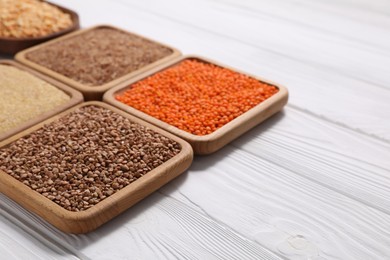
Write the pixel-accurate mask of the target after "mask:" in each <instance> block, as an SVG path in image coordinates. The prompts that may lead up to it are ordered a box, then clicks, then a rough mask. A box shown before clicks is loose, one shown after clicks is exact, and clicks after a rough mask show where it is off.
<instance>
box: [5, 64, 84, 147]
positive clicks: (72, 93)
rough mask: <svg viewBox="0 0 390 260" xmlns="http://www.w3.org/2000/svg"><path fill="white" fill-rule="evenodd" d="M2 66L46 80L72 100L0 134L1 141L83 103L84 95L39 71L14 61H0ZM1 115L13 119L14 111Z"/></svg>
mask: <svg viewBox="0 0 390 260" xmlns="http://www.w3.org/2000/svg"><path fill="white" fill-rule="evenodd" d="M0 64H2V65H8V66H12V67H15V68H17V69H20V70H22V71H25V72H28V73H29V74H32V75H33V76H35V77H37V78H39V79H41V80H44V81H46V82H47V83H49V84H51V85H52V86H54V87H56V88H58V89H60V90H62V91H63V92H65V94H67V95H68V96H69V97H70V99H69V101H68V102H66V103H64V104H62V105H59V106H57V107H54V108H53V109H52V110H50V111H47V112H45V113H43V114H41V115H38V116H37V117H35V118H32V119H30V120H28V121H25V122H23V123H21V124H20V125H19V126H17V127H15V128H13V129H10V130H8V131H6V132H3V133H0V141H2V140H4V139H6V138H8V137H10V136H12V135H14V134H16V133H19V132H21V131H23V130H24V129H26V128H29V127H31V126H33V125H35V124H37V123H39V122H41V121H43V120H45V119H47V118H49V117H51V116H53V115H55V114H58V113H60V112H62V111H64V110H66V109H68V108H70V107H72V106H74V105H77V104H79V103H81V102H83V95H82V94H81V93H80V92H78V91H77V90H75V89H73V88H71V87H68V86H67V85H65V84H63V83H61V82H59V81H57V80H55V79H52V78H50V77H48V76H45V75H43V74H42V73H39V72H37V71H34V70H32V69H30V68H28V67H26V66H23V65H21V64H19V63H17V62H14V61H12V60H0ZM0 113H7V114H8V115H7V116H9V117H12V116H13V115H12V111H0Z"/></svg>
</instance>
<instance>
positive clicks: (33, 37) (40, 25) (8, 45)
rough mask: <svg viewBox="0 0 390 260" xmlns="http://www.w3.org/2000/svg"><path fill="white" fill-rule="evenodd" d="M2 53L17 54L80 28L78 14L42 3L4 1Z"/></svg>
mask: <svg viewBox="0 0 390 260" xmlns="http://www.w3.org/2000/svg"><path fill="white" fill-rule="evenodd" d="M0 6H1V8H0V25H1V26H0V53H2V54H15V53H16V52H18V51H20V50H23V49H25V48H28V47H31V46H33V45H36V44H39V43H42V42H44V41H47V40H50V39H53V38H55V37H58V36H61V35H64V34H66V33H69V32H72V31H74V30H77V29H78V28H79V27H80V24H79V17H78V15H77V13H75V12H74V11H72V10H69V9H67V8H64V7H62V6H58V5H55V4H52V3H49V2H46V1H39V0H0Z"/></svg>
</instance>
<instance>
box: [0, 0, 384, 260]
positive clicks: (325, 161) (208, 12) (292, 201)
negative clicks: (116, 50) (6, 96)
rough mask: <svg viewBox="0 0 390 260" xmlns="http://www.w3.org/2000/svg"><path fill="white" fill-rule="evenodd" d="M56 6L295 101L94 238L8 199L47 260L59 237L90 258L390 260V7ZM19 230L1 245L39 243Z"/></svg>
mask: <svg viewBox="0 0 390 260" xmlns="http://www.w3.org/2000/svg"><path fill="white" fill-rule="evenodd" d="M55 2H58V3H60V4H63V5H67V6H69V7H70V8H72V9H75V10H76V11H77V12H78V13H79V14H80V16H81V18H82V22H83V26H93V25H95V24H99V23H109V24H113V25H116V26H120V27H121V28H125V29H127V30H129V31H134V32H137V33H139V34H142V35H146V36H148V37H150V38H153V39H156V40H158V41H162V42H166V43H168V44H171V45H173V46H176V47H177V48H178V49H180V50H181V51H182V52H183V53H186V54H188V53H190V54H196V55H202V56H205V57H208V58H211V59H214V60H217V61H219V62H221V63H224V64H228V65H231V66H232V67H235V68H239V69H240V70H243V71H246V72H248V73H251V74H254V75H259V76H261V77H265V78H269V79H271V80H273V81H275V82H278V83H281V84H283V85H286V86H288V88H289V91H290V98H289V104H288V105H287V106H286V108H285V109H284V112H282V113H279V114H277V115H275V116H274V117H272V118H270V119H269V120H267V121H266V122H264V124H261V125H260V126H258V127H256V128H254V129H253V130H251V131H250V132H248V133H247V134H245V135H243V136H242V137H240V138H239V139H237V140H236V141H233V142H232V143H231V144H230V145H227V146H225V147H224V148H222V149H221V150H220V151H218V152H216V153H214V154H212V155H209V156H199V157H196V158H195V160H194V163H193V165H192V166H191V167H190V169H189V170H188V171H187V172H186V173H185V174H183V175H181V176H180V177H179V178H177V179H176V180H175V181H173V182H171V183H169V184H168V185H166V186H164V188H162V189H160V191H159V192H158V193H154V194H153V195H152V196H150V197H148V198H146V199H145V200H143V201H142V202H141V203H138V204H137V205H135V206H134V207H132V208H131V209H129V210H127V211H126V212H124V213H123V214H121V215H120V216H118V217H117V218H115V219H114V220H113V221H110V222H109V223H107V224H106V225H104V226H102V227H101V228H98V229H97V230H95V231H93V232H91V233H89V234H87V235H67V234H64V233H62V232H60V231H58V230H57V229H55V228H53V227H52V226H51V225H50V224H48V223H47V222H45V221H43V220H42V219H40V218H39V217H37V216H35V215H34V214H31V213H29V212H26V211H25V210H24V209H22V208H20V207H18V206H17V205H16V204H15V203H14V202H12V201H10V200H9V199H8V198H7V197H5V196H4V195H1V194H0V207H1V208H3V207H4V208H5V211H6V213H7V214H9V215H12V216H13V218H10V219H11V222H12V223H18V220H19V219H20V218H23V219H26V220H28V221H26V222H25V223H26V227H33V230H38V231H39V232H42V234H44V236H43V237H44V238H45V239H46V242H45V243H42V244H43V246H42V248H44V247H48V249H47V252H48V253H47V257H46V258H50V255H51V254H52V253H51V252H56V251H55V250H54V248H56V246H54V245H56V243H55V241H63V244H64V245H67V247H66V248H67V249H63V248H62V247H61V248H62V249H61V250H63V251H64V252H65V253H64V255H68V256H72V255H77V254H79V257H80V258H82V259H84V258H88V257H90V258H92V259H113V258H115V259H253V258H254V259H280V258H283V259H293V260H298V259H299V260H301V259H302V260H303V259H315V260H324V259H340V260H345V259H347V260H349V259H351V260H356V259H358V260H360V259H361V260H367V259H383V260H387V259H390V252H389V245H390V233H389V230H390V214H389V210H390V207H389V206H390V205H389V199H388V198H389V197H390V192H389V187H390V185H389V179H390V163H389V159H388V158H389V157H390V131H389V130H390V123H389V120H388V118H390V103H389V102H388V100H390V92H389V84H388V83H389V78H388V67H389V66H388V65H389V58H390V55H389V45H388V43H389V42H390V33H389V31H390V9H389V8H390V4H389V1H387V0H370V1H368V0H337V1H336V0H315V1H313V0H256V1H255V0H242V1H232V0H218V1H217V0H216V1H205V0H199V1H191V0H188V1H177V0H167V1H163V2H160V1H153V0H151V1H147V2H140V1H133V0H114V1H108V0H102V1H98V2H97V1H92V0H84V1H76V0H68V1H66V3H65V1H62V0H56V1H55ZM92 5H93V6H94V9H93V11H92V10H91V8H90V6H92ZM1 216H3V213H2V212H1ZM3 223H6V224H5V225H7V224H8V222H3ZM14 226H15V228H14ZM14 226H13V227H12V228H9V229H5V231H4V232H3V233H2V234H1V235H0V237H2V238H3V237H14V236H23V234H24V233H23V232H28V234H32V235H31V237H32V238H36V237H37V236H38V235H36V234H34V233H31V232H32V231H30V230H29V229H26V230H28V231H23V232H22V231H21V230H20V229H19V228H18V227H19V225H18V224H15V225H14ZM22 241H23V242H21V243H20V247H22V248H23V247H24V248H23V249H20V250H26V249H27V250H30V249H32V250H33V251H35V250H37V252H39V253H41V254H42V256H44V254H45V252H44V250H42V251H40V250H39V249H35V248H34V247H32V246H31V245H30V243H29V241H24V240H22ZM53 241H54V242H53ZM53 243H54V245H53ZM3 250H5V249H3V248H2V249H1V250H0V251H3ZM76 253H77V254H76ZM14 257H15V259H24V258H23V257H22V256H21V255H18V254H15V255H14ZM267 257H268V258H267Z"/></svg>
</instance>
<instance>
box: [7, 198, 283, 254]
mask: <svg viewBox="0 0 390 260" xmlns="http://www.w3.org/2000/svg"><path fill="white" fill-rule="evenodd" d="M0 202H1V203H2V204H4V205H6V206H7V210H8V211H10V212H11V213H13V215H14V216H17V217H20V216H24V219H25V220H26V221H28V222H29V225H30V226H32V227H34V229H35V230H39V231H40V232H41V233H42V234H43V235H44V237H46V238H47V240H48V241H47V242H46V243H53V242H56V241H63V244H64V245H68V248H69V247H70V248H72V250H73V251H76V253H77V255H78V256H79V257H80V258H81V259H86V258H91V259H118V258H129V257H131V258H132V259H177V258H180V259H242V257H244V258H245V259H256V260H259V259H264V260H277V259H282V258H281V257H279V256H277V255H275V254H273V253H271V252H269V251H268V250H267V249H265V248H264V247H262V246H260V245H258V244H257V243H254V242H252V241H250V240H248V239H246V238H245V237H243V236H240V235H238V234H237V233H236V232H235V231H234V230H232V229H231V228H229V227H227V226H224V225H221V224H219V223H218V222H216V221H214V220H213V219H212V218H209V217H208V216H207V215H204V214H203V213H202V212H198V211H196V210H194V209H193V208H191V207H189V206H187V205H186V204H184V203H182V202H179V201H177V200H176V199H173V198H170V197H167V196H164V195H161V194H159V193H154V194H153V195H151V196H150V197H148V198H146V199H145V200H143V202H142V203H139V204H137V205H135V206H134V207H133V208H132V209H131V210H128V211H126V212H124V213H123V214H122V215H120V216H118V217H117V218H116V219H115V221H111V222H108V223H107V224H105V225H103V226H102V227H100V228H99V229H97V230H95V231H93V232H91V233H88V234H84V235H69V234H66V233H63V232H61V231H59V230H57V229H56V228H54V227H53V226H51V225H48V224H47V223H46V222H45V221H43V220H42V219H41V218H39V217H37V216H36V215H34V214H31V213H30V212H28V211H26V210H24V209H23V208H21V207H19V206H18V205H16V204H15V203H14V202H13V201H11V200H10V199H8V198H7V197H5V196H3V195H0ZM17 231H18V230H17V229H16V230H10V231H9V235H11V236H12V235H14V233H16V232H17ZM7 234H8V232H7ZM23 242H24V241H23ZM20 246H21V247H22V249H21V250H28V248H23V247H24V246H27V247H28V246H29V244H28V243H21V245H20ZM18 256H20V255H19V254H18ZM67 256H69V253H68V255H67Z"/></svg>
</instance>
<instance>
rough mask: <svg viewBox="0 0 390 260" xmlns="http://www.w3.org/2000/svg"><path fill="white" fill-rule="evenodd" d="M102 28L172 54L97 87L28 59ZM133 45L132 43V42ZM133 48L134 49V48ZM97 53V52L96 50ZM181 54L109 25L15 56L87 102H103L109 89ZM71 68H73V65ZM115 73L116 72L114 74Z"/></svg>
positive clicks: (90, 29) (85, 30)
mask: <svg viewBox="0 0 390 260" xmlns="http://www.w3.org/2000/svg"><path fill="white" fill-rule="evenodd" d="M101 28H106V29H112V30H115V31H119V32H122V33H125V34H127V35H129V36H131V37H135V38H136V39H140V40H141V39H142V40H146V41H148V42H151V43H153V44H156V45H157V46H159V47H165V48H167V49H169V50H170V51H171V53H170V54H169V55H167V56H164V57H162V58H160V59H158V60H156V61H154V62H152V63H149V64H147V65H145V66H143V67H140V68H138V69H136V70H134V71H131V72H129V73H127V74H124V75H122V76H119V77H117V78H115V79H113V80H111V81H108V82H106V83H104V84H102V85H96V86H92V85H88V84H84V83H82V82H80V80H75V79H72V78H70V77H69V76H66V75H63V74H61V73H59V72H56V71H55V70H53V69H51V68H48V67H45V66H44V65H41V64H38V63H37V62H34V61H32V60H30V59H28V54H29V53H32V52H34V51H36V50H45V48H47V47H48V46H50V45H52V44H57V43H60V42H63V41H67V40H69V39H71V38H77V37H80V36H82V35H83V34H86V33H89V32H90V31H93V30H97V29H101ZM130 43H131V42H130ZM132 48H133V47H132ZM134 48H138V49H139V47H134ZM65 51H67V57H70V58H71V57H72V56H71V55H72V53H71V50H65ZM89 51H90V52H87V53H85V56H87V57H88V56H89V55H92V56H93V55H94V54H93V51H94V50H89ZM95 51H96V50H95ZM142 51H145V50H142ZM144 55H149V54H148V53H147V52H145V54H144ZM180 55H181V53H180V52H179V51H178V50H177V49H175V48H172V47H169V46H166V45H164V44H161V43H157V42H155V41H153V40H150V39H147V38H146V37H143V36H140V35H137V34H134V33H130V32H127V31H124V30H122V29H119V28H116V27H113V26H109V25H99V26H95V27H92V28H88V29H84V30H79V31H77V32H74V33H71V34H68V35H66V36H63V37H60V38H57V39H55V40H52V41H49V42H46V43H44V44H40V45H38V46H35V47H32V48H29V49H27V50H24V51H22V52H19V53H17V54H16V56H15V59H16V60H18V61H19V62H21V63H23V64H25V65H27V66H29V67H31V68H33V69H35V70H38V71H40V72H42V73H44V74H46V75H49V76H51V77H53V78H55V79H57V80H59V81H62V82H64V83H66V84H68V85H69V86H72V87H74V88H75V89H77V90H79V91H80V92H81V93H83V95H84V99H85V100H101V99H102V96H103V94H104V92H106V91H107V90H108V89H110V88H112V87H113V86H116V85H117V84H118V83H120V82H122V81H124V80H127V79H130V78H132V77H134V76H136V75H138V74H140V73H142V72H145V71H148V70H149V69H151V68H153V67H155V66H158V65H161V64H164V63H165V62H167V61H169V60H171V59H172V58H175V57H177V56H180ZM104 58H110V57H104ZM71 62H74V63H77V62H78V60H77V59H73V60H72V61H71ZM94 62H96V63H99V65H96V66H98V67H99V68H100V69H102V70H105V67H104V66H106V65H107V64H100V62H102V61H101V60H96V61H94ZM111 62H113V63H115V61H111ZM109 64H110V63H109ZM69 66H72V65H71V64H70V65H69ZM83 73H84V74H88V73H87V72H83ZM113 73H115V72H113Z"/></svg>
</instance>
